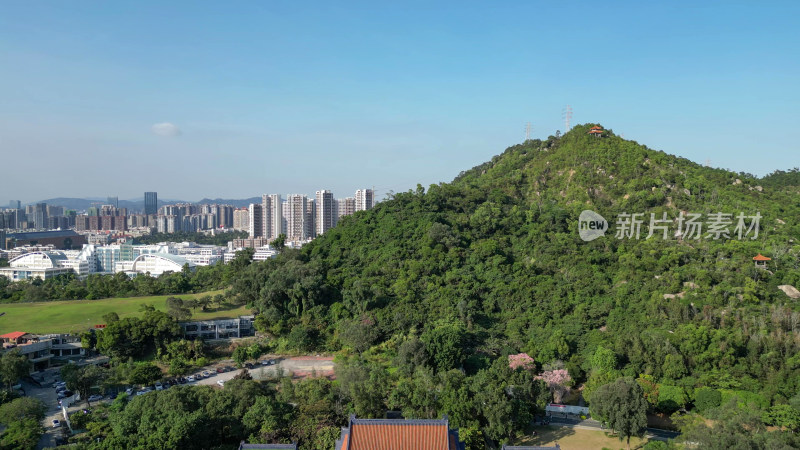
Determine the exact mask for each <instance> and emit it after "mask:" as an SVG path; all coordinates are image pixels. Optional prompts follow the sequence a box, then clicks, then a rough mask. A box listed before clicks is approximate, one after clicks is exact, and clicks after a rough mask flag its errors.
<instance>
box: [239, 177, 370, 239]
mask: <svg viewBox="0 0 800 450" xmlns="http://www.w3.org/2000/svg"><path fill="white" fill-rule="evenodd" d="M374 205H375V193H374V191H373V190H372V189H358V190H357V191H356V193H355V196H354V197H347V198H340V199H337V198H334V196H333V192H331V191H329V190H327V189H323V190H319V191H317V192H316V194H315V197H314V198H308V196H306V195H303V194H292V195H289V196H287V197H286V200H285V201H284V200H282V199H281V195H280V194H264V195H262V196H261V203H251V204H250V206H249V208H242V209H237V210H236V211H234V213H233V228H234V229H235V230H245V231H248V232H249V234H250V238H251V239H256V238H263V239H264V240H265V241H266V242H271V241H272V240H273V239H275V238H277V237H278V236H279V235H281V234H284V235H286V240H287V241H288V242H299V243H302V242H307V241H309V240H311V239H314V237H316V236H319V235H321V234H323V233H325V232H326V231H328V230H330V229H331V228H333V227H335V226H336V224H337V222H338V221H339V219H340V218H342V217H344V216H349V215H352V214H354V213H355V212H356V211H363V210H367V209H372V207H373V206H374Z"/></svg>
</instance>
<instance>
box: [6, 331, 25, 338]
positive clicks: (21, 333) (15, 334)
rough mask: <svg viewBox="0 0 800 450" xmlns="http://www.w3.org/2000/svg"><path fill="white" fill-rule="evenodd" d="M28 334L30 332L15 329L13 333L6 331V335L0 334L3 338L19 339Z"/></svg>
mask: <svg viewBox="0 0 800 450" xmlns="http://www.w3.org/2000/svg"><path fill="white" fill-rule="evenodd" d="M26 334H28V333H26V332H24V331H14V332H11V333H6V334H4V335H0V338H3V339H19V338H21V337H22V336H25V335H26Z"/></svg>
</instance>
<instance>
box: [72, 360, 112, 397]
mask: <svg viewBox="0 0 800 450" xmlns="http://www.w3.org/2000/svg"><path fill="white" fill-rule="evenodd" d="M107 377H108V372H107V371H106V370H105V369H103V368H102V367H100V366H95V365H94V364H89V365H87V366H82V367H78V366H77V365H75V364H67V365H66V366H64V367H62V368H61V378H63V379H64V381H66V382H67V388H68V389H70V390H73V391H76V392H78V393H79V394H81V398H83V399H84V400H86V404H87V405H88V404H89V394H90V393H91V390H92V388H93V387H94V386H97V385H98V384H100V383H101V382H102V381H104V380H105V379H106V378H107Z"/></svg>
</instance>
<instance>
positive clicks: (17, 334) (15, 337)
mask: <svg viewBox="0 0 800 450" xmlns="http://www.w3.org/2000/svg"><path fill="white" fill-rule="evenodd" d="M33 337H34V336H33V335H32V334H30V333H26V332H24V331H12V332H11V333H6V334H3V335H0V340H2V342H3V346H4V347H6V346H9V345H22V344H26V343H28V341H30V340H31V339H33Z"/></svg>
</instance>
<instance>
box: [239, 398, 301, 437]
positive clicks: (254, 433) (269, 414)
mask: <svg viewBox="0 0 800 450" xmlns="http://www.w3.org/2000/svg"><path fill="white" fill-rule="evenodd" d="M293 418H294V408H292V406H291V405H289V404H288V403H284V402H282V401H280V400H277V399H275V398H274V397H273V396H259V397H256V400H255V403H253V406H252V407H251V408H250V409H249V410H248V411H247V412H246V413H245V414H244V417H243V418H242V423H243V424H244V426H245V428H246V430H247V431H248V432H249V433H250V435H251V440H252V441H256V442H279V441H289V440H290V438H291V436H290V433H289V429H290V424H291V423H292V420H293Z"/></svg>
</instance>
